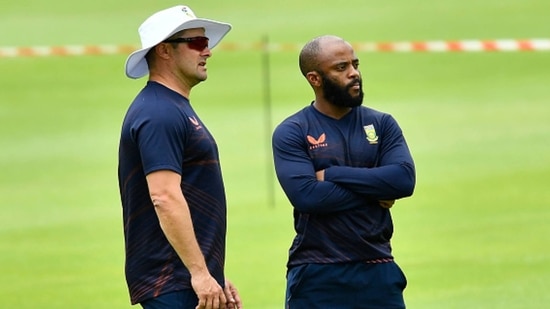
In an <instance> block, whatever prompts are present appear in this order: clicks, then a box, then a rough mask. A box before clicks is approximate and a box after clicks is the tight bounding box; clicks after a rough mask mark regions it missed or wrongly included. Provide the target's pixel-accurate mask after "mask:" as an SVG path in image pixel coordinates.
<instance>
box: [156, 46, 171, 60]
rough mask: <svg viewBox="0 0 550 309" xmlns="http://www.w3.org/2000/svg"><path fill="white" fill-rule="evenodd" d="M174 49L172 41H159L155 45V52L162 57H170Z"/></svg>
mask: <svg viewBox="0 0 550 309" xmlns="http://www.w3.org/2000/svg"><path fill="white" fill-rule="evenodd" d="M172 51H173V48H172V47H171V46H170V43H159V44H157V45H156V46H155V54H157V56H158V57H159V58H162V59H168V58H170V56H171V54H172Z"/></svg>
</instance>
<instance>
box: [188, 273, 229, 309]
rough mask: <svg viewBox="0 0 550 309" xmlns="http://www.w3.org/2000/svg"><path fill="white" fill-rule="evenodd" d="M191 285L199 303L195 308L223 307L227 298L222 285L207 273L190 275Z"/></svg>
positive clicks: (218, 308)
mask: <svg viewBox="0 0 550 309" xmlns="http://www.w3.org/2000/svg"><path fill="white" fill-rule="evenodd" d="M191 285H192V286H193V290H194V291H195V293H196V294H197V297H198V299H199V303H198V305H197V307H195V308H196V309H225V308H226V307H225V304H226V302H227V299H226V298H225V293H224V291H223V289H222V287H221V286H220V285H219V284H218V282H217V281H216V279H214V278H213V277H212V276H211V275H210V274H209V273H206V274H204V275H195V276H192V277H191Z"/></svg>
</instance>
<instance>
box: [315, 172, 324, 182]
mask: <svg viewBox="0 0 550 309" xmlns="http://www.w3.org/2000/svg"><path fill="white" fill-rule="evenodd" d="M315 177H317V180H319V181H325V170H320V171H317V172H315Z"/></svg>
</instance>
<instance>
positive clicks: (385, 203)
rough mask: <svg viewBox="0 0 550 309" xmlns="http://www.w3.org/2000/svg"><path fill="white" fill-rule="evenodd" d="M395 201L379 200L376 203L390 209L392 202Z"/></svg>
mask: <svg viewBox="0 0 550 309" xmlns="http://www.w3.org/2000/svg"><path fill="white" fill-rule="evenodd" d="M394 203H395V200H379V201H378V204H379V205H380V206H382V207H383V208H386V209H390V208H391V207H392V206H393V204H394Z"/></svg>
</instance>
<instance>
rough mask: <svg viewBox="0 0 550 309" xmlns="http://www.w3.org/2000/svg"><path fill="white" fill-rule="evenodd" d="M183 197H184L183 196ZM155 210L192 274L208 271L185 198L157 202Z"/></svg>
mask: <svg viewBox="0 0 550 309" xmlns="http://www.w3.org/2000/svg"><path fill="white" fill-rule="evenodd" d="M181 198H182V199H183V196H182V197H181ZM155 211H156V213H157V216H158V219H159V223H160V226H161V228H162V231H163V232H164V235H165V236H166V238H167V239H168V241H169V242H170V244H171V245H172V247H173V248H174V250H175V251H176V253H177V254H178V256H179V257H180V259H181V260H182V262H183V263H184V265H185V267H186V268H187V269H188V270H189V272H190V273H191V275H194V274H199V273H201V272H205V271H206V272H207V271H208V269H207V267H206V262H205V260H204V256H203V255H202V252H201V250H200V247H199V244H198V242H197V239H196V236H195V232H194V229H193V223H192V221H191V215H190V213H189V208H188V206H187V203H186V202H185V200H184V199H183V202H182V201H179V202H176V201H175V200H172V201H170V200H167V201H166V202H164V203H162V202H157V203H156V204H155Z"/></svg>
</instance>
